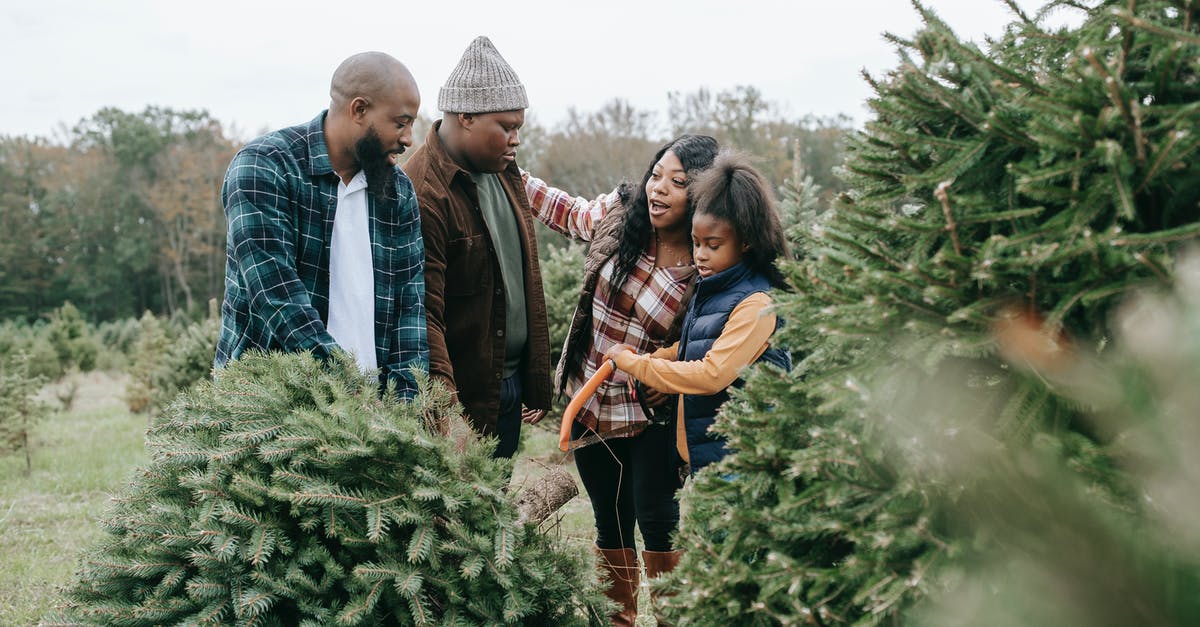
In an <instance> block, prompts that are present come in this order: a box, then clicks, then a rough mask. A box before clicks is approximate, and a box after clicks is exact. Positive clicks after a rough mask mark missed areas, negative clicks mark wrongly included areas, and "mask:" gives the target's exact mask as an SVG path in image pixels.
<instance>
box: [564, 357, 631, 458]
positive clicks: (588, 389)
mask: <svg viewBox="0 0 1200 627" xmlns="http://www.w3.org/2000/svg"><path fill="white" fill-rule="evenodd" d="M616 367H617V365H616V364H614V363H613V360H611V359H605V360H604V363H602V364H600V367H599V368H597V369H596V374H593V375H592V376H591V378H589V379H588V380H587V381H586V382H584V384H583V387H581V388H579V391H578V392H577V393H576V394H575V396H572V397H571V402H570V403H567V409H566V411H564V412H563V417H562V424H561V425H559V427H558V450H560V451H562V452H564V453H565V452H567V449H569V448H571V423H573V422H575V415H576V414H578V413H579V409H580V408H581V407H583V404H584V403H585V402H587V399H589V398H591V396H592V395H593V394H595V393H596V390H598V389H600V384H602V383H604V380H605V379H607V378H608V375H610V374H612V372H613V370H614V369H616Z"/></svg>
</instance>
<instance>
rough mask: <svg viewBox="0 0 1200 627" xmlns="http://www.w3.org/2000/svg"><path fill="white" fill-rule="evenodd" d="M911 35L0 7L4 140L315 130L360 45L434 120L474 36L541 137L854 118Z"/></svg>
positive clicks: (435, 14)
mask: <svg viewBox="0 0 1200 627" xmlns="http://www.w3.org/2000/svg"><path fill="white" fill-rule="evenodd" d="M1039 4H1040V3H1039V2H1037V1H1036V0H1021V1H1020V5H1021V6H1023V7H1025V8H1026V9H1029V8H1031V7H1036V6H1038V5H1039ZM926 5H927V6H930V7H932V8H933V9H934V10H935V11H936V12H937V13H938V14H939V15H940V16H941V17H942V18H943V19H944V20H946V21H947V22H948V23H949V24H950V25H951V27H953V28H954V29H955V30H956V31H957V32H958V33H959V34H960V35H961V36H963V37H966V38H971V39H975V40H976V41H979V42H982V38H983V36H984V35H985V34H991V35H996V34H998V33H999V32H1000V31H1001V28H1002V26H1003V24H1004V23H1006V22H1007V21H1009V20H1010V17H1011V16H1010V14H1009V13H1008V10H1007V9H1006V8H1005V7H1004V5H1003V4H1002V3H1001V2H999V0H926ZM331 7H339V8H337V9H331ZM918 24H919V20H918V17H917V13H916V11H915V10H914V9H913V7H912V6H911V4H910V3H909V1H908V0H679V1H676V0H601V1H596V2H572V1H570V0H524V1H514V0H509V1H502V0H491V1H486V2H484V1H464V2H452V1H438V0H424V1H421V2H412V1H411V0H391V1H388V2H381V1H377V0H351V1H349V2H338V1H337V0H323V1H313V0H293V1H290V2H275V1H259V0H237V1H233V0H206V1H203V2H198V1H194V0H193V1H190V2H179V1H173V0H107V1H92V0H37V1H33V0H0V58H3V59H4V60H5V70H4V73H3V76H4V77H3V81H4V85H5V89H4V90H2V92H3V97H0V135H41V136H48V137H56V136H57V135H56V134H57V133H58V132H59V131H58V129H59V128H60V126H61V125H62V124H66V125H68V126H69V125H73V124H74V123H76V122H78V121H79V120H80V119H81V118H85V117H88V116H90V115H92V114H93V113H95V112H96V111H97V110H99V109H100V108H102V107H106V106H114V107H119V108H121V109H124V110H126V111H141V110H142V109H143V108H144V107H146V106H147V105H158V106H163V107H172V108H176V109H206V110H207V111H208V112H209V113H210V114H212V115H213V116H214V117H215V118H217V119H219V120H221V121H222V122H224V123H225V124H226V125H227V126H230V127H232V128H233V129H234V131H235V132H236V133H237V135H238V136H240V137H243V138H248V137H250V136H252V135H255V134H257V133H258V132H260V131H264V130H270V129H274V128H278V127H282V126H288V125H292V124H297V123H300V122H304V121H307V120H309V119H311V118H312V117H313V116H314V115H315V114H316V113H317V112H319V111H320V110H321V109H322V108H324V107H325V106H327V105H328V102H329V96H328V89H329V77H330V74H331V73H332V72H333V70H334V68H335V67H337V65H338V63H340V62H341V61H342V60H343V59H344V58H346V57H347V56H349V55H351V54H353V53H355V52H360V51H363V50H382V51H384V52H387V53H389V54H392V55H393V56H395V57H397V58H399V59H400V60H401V61H403V62H405V63H406V64H407V65H408V67H409V68H410V69H411V70H412V72H413V74H414V76H416V79H417V83H418V85H419V86H420V89H421V96H422V102H421V111H422V113H424V114H425V115H426V116H431V117H432V116H436V115H438V113H437V112H436V107H437V90H438V87H439V86H440V85H441V84H442V81H443V80H444V79H445V78H446V76H447V75H448V74H449V73H450V71H451V70H452V69H453V68H454V66H455V64H456V63H457V62H458V59H459V57H460V56H461V55H462V52H463V50H464V49H465V48H466V46H467V44H468V43H469V42H470V41H471V39H472V38H474V37H475V36H476V35H481V34H483V35H488V36H489V37H490V38H491V39H492V41H493V42H494V43H495V44H496V47H497V48H498V49H499V50H500V53H501V54H502V55H504V57H505V58H506V59H507V60H508V62H509V63H510V64H511V65H512V66H513V68H514V69H515V70H516V72H517V74H519V75H520V77H521V80H522V82H524V83H525V85H526V89H527V91H528V93H529V100H530V108H529V110H528V113H529V114H530V115H532V116H533V119H535V120H537V121H538V122H540V123H542V124H544V125H547V126H552V125H553V124H555V123H557V122H559V121H561V120H562V119H563V118H564V116H565V113H566V111H567V109H568V108H569V107H572V106H573V107H575V108H576V109H578V110H579V111H581V112H586V111H591V110H595V109H597V108H599V107H600V106H601V105H603V104H604V103H605V102H607V101H609V100H611V99H613V98H623V99H626V100H628V101H630V102H631V103H632V104H633V105H634V106H635V107H637V108H640V109H644V110H650V111H655V112H657V113H659V114H660V118H659V119H660V121H661V120H662V117H661V116H662V115H665V112H666V110H667V94H668V92H672V91H678V92H685V93H686V92H692V91H695V90H696V89H698V88H700V87H708V88H710V89H712V90H714V91H720V90H724V89H730V88H732V87H735V86H737V85H752V86H754V87H757V88H758V89H759V90H760V91H762V93H763V94H764V95H765V97H766V98H767V99H768V100H770V101H772V102H774V103H775V104H777V105H778V106H779V107H780V108H781V109H782V110H783V112H784V113H785V114H787V115H788V116H789V117H791V116H795V117H799V116H803V115H805V114H809V113H812V114H816V115H821V116H832V115H836V114H838V113H845V114H847V115H850V116H851V117H852V118H854V119H855V120H856V121H862V120H863V119H864V118H865V117H866V110H865V108H864V106H863V101H864V99H865V98H866V97H867V96H868V88H867V86H866V84H865V83H864V82H863V80H862V78H861V77H860V76H859V71H860V70H861V69H863V68H865V69H867V70H868V71H870V72H872V73H880V72H883V71H884V70H886V69H888V68H890V67H893V66H894V65H895V64H896V56H895V53H894V50H893V49H892V47H891V45H890V44H888V43H887V42H885V41H884V39H883V37H882V33H883V32H884V31H891V32H894V33H897V34H900V35H910V34H912V33H913V32H915V30H916V29H917V27H918Z"/></svg>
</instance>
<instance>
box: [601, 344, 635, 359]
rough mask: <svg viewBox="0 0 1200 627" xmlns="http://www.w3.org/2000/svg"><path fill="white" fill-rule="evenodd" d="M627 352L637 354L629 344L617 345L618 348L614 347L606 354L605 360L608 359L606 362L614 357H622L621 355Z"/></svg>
mask: <svg viewBox="0 0 1200 627" xmlns="http://www.w3.org/2000/svg"><path fill="white" fill-rule="evenodd" d="M625 351H629V352H631V353H634V354H636V353H637V351H635V350H633V347H632V346H630V345H628V344H617V345H616V346H614V347H612V348H610V349H608V350H607V351H605V352H604V359H606V360H608V359H613V358H614V357H616V356H617V355H620V354H621V353H623V352H625ZM614 363H615V360H614Z"/></svg>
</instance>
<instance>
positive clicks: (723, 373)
mask: <svg viewBox="0 0 1200 627" xmlns="http://www.w3.org/2000/svg"><path fill="white" fill-rule="evenodd" d="M770 305H771V297H770V295H768V294H766V293H762V292H760V293H756V294H751V295H750V296H747V297H746V299H745V300H743V301H742V302H740V303H738V306H737V307H734V309H733V312H732V313H730V314H729V320H727V321H726V322H725V328H724V329H723V330H722V331H721V336H720V337H718V338H717V340H716V341H715V342H714V343H713V346H712V348H711V349H709V351H708V353H707V354H706V355H705V356H704V358H703V359H696V360H692V361H673V360H671V359H664V358H663V355H665V354H666V353H665V352H664V351H666V348H661V349H659V350H657V351H655V352H654V353H650V354H646V355H635V354H633V353H631V352H628V351H627V352H624V353H621V354H619V355H617V356H616V357H615V358H614V359H613V361H614V362H616V364H617V367H618V368H620V369H621V370H622V371H624V372H627V373H629V375H630V376H632V377H633V378H635V379H638V380H639V381H641V382H643V383H645V384H646V385H649V386H650V387H652V388H654V389H656V390H660V391H663V392H668V393H675V394H700V395H708V394H716V393H717V392H720V391H721V390H723V389H725V388H727V387H729V385H730V384H731V383H733V382H734V381H735V380H737V377H738V371H740V370H741V369H742V368H744V367H746V366H748V365H750V364H752V363H754V360H755V359H758V357H759V355H762V354H763V351H765V350H766V349H767V343H768V341H769V340H770V339H771V334H772V333H774V332H775V313H774V312H772V311H770V309H769V307H770ZM671 354H674V351H672V353H671Z"/></svg>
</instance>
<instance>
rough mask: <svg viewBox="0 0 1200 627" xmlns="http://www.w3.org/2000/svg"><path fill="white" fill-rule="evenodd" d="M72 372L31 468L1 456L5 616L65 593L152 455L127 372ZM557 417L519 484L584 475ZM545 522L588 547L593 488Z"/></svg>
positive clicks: (529, 453) (36, 609) (537, 431)
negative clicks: (567, 450) (71, 389)
mask: <svg viewBox="0 0 1200 627" xmlns="http://www.w3.org/2000/svg"><path fill="white" fill-rule="evenodd" d="M72 381H73V382H74V383H77V384H78V391H77V393H76V396H75V399H74V402H73V405H72V408H71V409H70V410H69V411H58V412H54V413H53V414H52V415H51V416H50V417H49V418H48V419H47V420H46V421H44V422H42V423H41V424H39V425H38V426H37V427H36V429H35V430H34V433H33V435H32V441H31V447H32V459H33V464H32V471H31V472H30V473H29V474H28V475H26V474H25V459H24V457H23V456H22V455H7V456H3V457H0V625H5V626H7V625H35V624H37V622H38V620H39V619H40V618H41V617H42V616H43V615H44V614H45V613H46V612H47V611H49V610H50V609H52V608H53V607H54V606H55V605H56V604H57V603H59V602H60V599H59V590H60V589H61V588H62V587H63V586H65V585H67V584H68V583H70V581H71V580H72V578H73V576H74V573H75V570H76V567H77V560H78V558H79V556H80V552H81V551H82V550H83V549H85V548H87V547H89V546H92V545H93V544H94V543H95V542H96V541H97V540H98V539H99V537H100V536H101V534H102V530H101V528H100V524H99V522H100V520H101V519H102V518H103V517H104V515H105V512H106V511H107V507H108V502H109V499H110V497H111V496H113V495H115V494H118V493H119V492H120V491H121V490H122V488H123V486H124V485H125V484H126V482H127V481H128V479H129V478H130V476H131V473H132V472H133V470H134V469H135V468H137V467H138V466H141V465H144V464H145V462H146V460H147V455H146V452H145V449H144V447H143V436H144V432H145V430H146V427H147V418H146V417H145V416H142V415H133V414H130V413H129V411H128V410H127V409H126V407H125V404H124V402H123V400H122V397H121V394H122V391H123V390H124V387H125V377H124V375H111V374H104V373H89V374H85V375H75V378H74V379H73V380H72ZM49 397H51V398H52V397H53V394H50V395H49ZM50 402H51V403H52V404H53V403H54V401H50ZM554 423H556V421H555V420H553V418H552V417H548V418H547V419H546V420H545V421H543V423H542V424H541V425H538V426H537V427H533V428H530V427H528V426H526V428H525V429H524V433H523V436H522V438H523V442H522V449H521V451H520V453H519V454H518V458H517V464H516V467H515V468H514V471H513V486H514V489H517V490H519V489H521V487H522V486H523V485H525V484H526V483H527V482H529V481H531V480H532V479H534V478H536V477H537V476H538V475H539V474H540V473H541V472H544V470H545V468H546V467H548V466H550V465H557V464H565V465H564V466H563V467H564V468H565V469H567V470H568V471H570V473H571V474H572V475H573V476H574V477H575V480H576V482H577V483H578V480H579V475H578V473H577V472H576V470H575V465H574V464H573V463H569V462H567V461H566V460H564V458H563V454H562V453H560V452H559V451H558V449H557V442H558V434H557V432H556V431H555V429H556V425H555V424H554ZM582 489H583V488H582V484H580V490H581V491H582ZM543 530H544V531H545V532H546V533H549V534H554V535H555V536H556V537H558V538H560V539H561V540H562V541H564V542H566V543H568V544H571V545H577V546H578V547H579V550H580V551H586V550H588V547H589V546H590V545H591V543H592V540H593V538H594V532H593V529H592V512H591V505H590V503H588V500H587V496H586V495H585V494H582V492H581V494H580V495H579V496H577V497H576V498H574V499H573V500H571V501H570V502H569V503H567V505H566V506H564V507H563V508H562V509H561V510H559V512H558V516H557V518H556V519H552V520H551V521H547V522H546V523H544V524H543ZM647 597H648V595H647V594H643V595H642V603H641V605H642V610H643V611H642V613H641V616H639V619H640V620H639V621H638V622H639V624H644V625H653V624H654V620H653V618H652V617H650V616H649V615H648V610H649V607H648V599H647Z"/></svg>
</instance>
